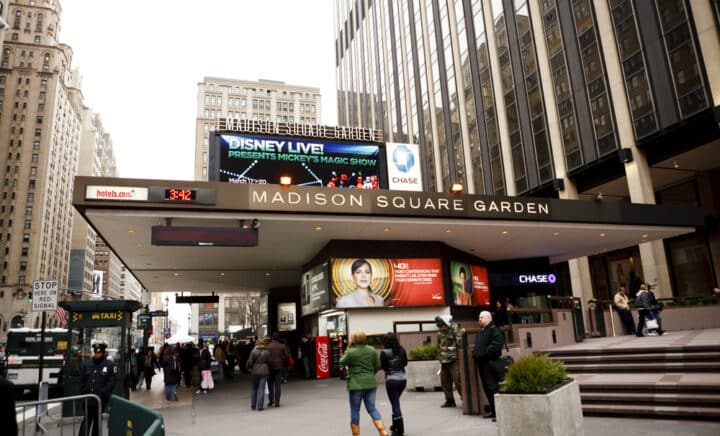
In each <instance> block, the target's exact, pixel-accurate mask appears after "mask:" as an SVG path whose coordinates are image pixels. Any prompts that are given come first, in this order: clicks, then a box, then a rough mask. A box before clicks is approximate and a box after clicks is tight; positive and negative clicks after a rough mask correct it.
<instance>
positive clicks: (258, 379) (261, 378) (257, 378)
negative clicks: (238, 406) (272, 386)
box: [250, 375, 267, 410]
mask: <svg viewBox="0 0 720 436" xmlns="http://www.w3.org/2000/svg"><path fill="white" fill-rule="evenodd" d="M265 383H267V376H266V375H254V376H252V389H251V390H250V407H251V408H252V409H255V408H256V407H257V408H258V409H260V410H262V409H263V408H264V406H265Z"/></svg>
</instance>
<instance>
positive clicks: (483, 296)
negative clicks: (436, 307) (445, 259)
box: [450, 261, 490, 306]
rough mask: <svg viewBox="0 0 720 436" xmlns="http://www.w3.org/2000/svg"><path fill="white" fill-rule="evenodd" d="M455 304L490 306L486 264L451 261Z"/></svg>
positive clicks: (451, 278) (451, 279)
mask: <svg viewBox="0 0 720 436" xmlns="http://www.w3.org/2000/svg"><path fill="white" fill-rule="evenodd" d="M450 281H451V282H452V288H453V304H455V305H456V306H489V305H490V286H489V285H488V271H487V268H485V267H484V266H478V265H472V264H468V263H463V262H455V261H452V262H450Z"/></svg>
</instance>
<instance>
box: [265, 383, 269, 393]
mask: <svg viewBox="0 0 720 436" xmlns="http://www.w3.org/2000/svg"><path fill="white" fill-rule="evenodd" d="M265 395H270V389H268V384H267V382H265Z"/></svg>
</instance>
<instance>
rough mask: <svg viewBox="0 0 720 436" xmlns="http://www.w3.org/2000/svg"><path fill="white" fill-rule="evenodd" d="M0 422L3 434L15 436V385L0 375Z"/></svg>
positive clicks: (16, 428)
mask: <svg viewBox="0 0 720 436" xmlns="http://www.w3.org/2000/svg"><path fill="white" fill-rule="evenodd" d="M0 422H2V423H3V432H4V433H5V434H7V435H8V436H16V435H17V432H18V426H17V418H16V417H15V385H14V384H13V383H12V382H11V381H8V380H6V379H5V378H4V377H3V376H1V375H0Z"/></svg>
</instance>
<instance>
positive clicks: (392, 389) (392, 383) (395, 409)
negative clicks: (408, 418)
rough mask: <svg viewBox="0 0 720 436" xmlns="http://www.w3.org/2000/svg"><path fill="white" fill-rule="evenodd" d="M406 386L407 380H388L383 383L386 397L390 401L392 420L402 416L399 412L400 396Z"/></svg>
mask: <svg viewBox="0 0 720 436" xmlns="http://www.w3.org/2000/svg"><path fill="white" fill-rule="evenodd" d="M405 386H407V380H388V381H386V382H385V388H386V389H387V395H388V398H389V399H390V405H391V406H392V416H393V418H398V417H401V416H402V411H400V395H402V393H403V391H404V390H405Z"/></svg>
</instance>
